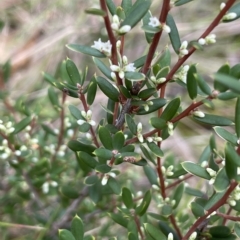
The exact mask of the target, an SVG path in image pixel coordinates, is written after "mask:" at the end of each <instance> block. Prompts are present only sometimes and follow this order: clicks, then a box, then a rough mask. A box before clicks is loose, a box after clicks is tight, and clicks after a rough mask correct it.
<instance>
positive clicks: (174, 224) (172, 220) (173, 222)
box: [169, 215, 182, 239]
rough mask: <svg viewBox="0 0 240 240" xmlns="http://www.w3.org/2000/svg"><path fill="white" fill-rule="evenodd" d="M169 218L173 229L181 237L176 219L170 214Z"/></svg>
mask: <svg viewBox="0 0 240 240" xmlns="http://www.w3.org/2000/svg"><path fill="white" fill-rule="evenodd" d="M169 219H170V221H171V223H172V225H173V227H174V229H175V230H176V232H177V234H178V236H179V238H180V239H182V233H181V231H180V229H179V227H178V225H177V223H176V220H175V217H174V215H170V217H169Z"/></svg>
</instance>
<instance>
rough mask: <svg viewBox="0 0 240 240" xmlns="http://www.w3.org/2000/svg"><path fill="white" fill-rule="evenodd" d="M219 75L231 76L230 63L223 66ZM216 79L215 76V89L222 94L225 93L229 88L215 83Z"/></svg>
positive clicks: (218, 72) (219, 70)
mask: <svg viewBox="0 0 240 240" xmlns="http://www.w3.org/2000/svg"><path fill="white" fill-rule="evenodd" d="M217 74H225V75H229V74H230V66H229V64H228V63H226V64H224V65H222V66H221V67H220V68H219V69H218V71H217ZM215 80H216V77H215V76H214V82H213V83H214V88H215V89H216V90H218V91H220V92H225V91H226V90H227V89H228V88H227V87H226V86H224V85H222V84H221V83H219V82H217V81H215Z"/></svg>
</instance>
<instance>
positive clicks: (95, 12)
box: [85, 8, 106, 17]
mask: <svg viewBox="0 0 240 240" xmlns="http://www.w3.org/2000/svg"><path fill="white" fill-rule="evenodd" d="M85 13H87V14H92V15H97V16H102V17H104V16H105V15H106V12H105V11H103V10H101V9H98V8H88V9H85Z"/></svg>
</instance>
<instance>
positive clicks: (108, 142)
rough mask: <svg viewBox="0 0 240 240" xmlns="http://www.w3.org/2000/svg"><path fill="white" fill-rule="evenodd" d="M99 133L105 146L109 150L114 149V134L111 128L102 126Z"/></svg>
mask: <svg viewBox="0 0 240 240" xmlns="http://www.w3.org/2000/svg"><path fill="white" fill-rule="evenodd" d="M98 134H99V138H100V140H101V142H102V144H103V146H104V147H105V148H107V149H109V150H113V145H112V136H111V134H110V132H109V130H108V129H107V128H106V127H103V126H100V127H99V130H98Z"/></svg>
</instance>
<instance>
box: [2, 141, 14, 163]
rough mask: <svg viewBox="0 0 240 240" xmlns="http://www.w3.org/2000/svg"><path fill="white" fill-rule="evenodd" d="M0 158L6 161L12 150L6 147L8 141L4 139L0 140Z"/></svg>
mask: <svg viewBox="0 0 240 240" xmlns="http://www.w3.org/2000/svg"><path fill="white" fill-rule="evenodd" d="M0 152H1V154H0V158H1V159H7V158H8V157H10V156H11V154H12V150H11V149H10V148H9V147H8V141H7V140H6V139H3V140H2V145H1V146H0Z"/></svg>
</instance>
